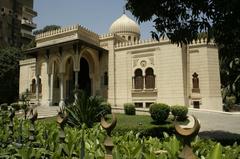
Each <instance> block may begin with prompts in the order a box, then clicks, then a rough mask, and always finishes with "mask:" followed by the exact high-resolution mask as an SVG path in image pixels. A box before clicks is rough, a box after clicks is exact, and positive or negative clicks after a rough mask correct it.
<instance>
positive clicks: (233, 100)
mask: <svg viewBox="0 0 240 159" xmlns="http://www.w3.org/2000/svg"><path fill="white" fill-rule="evenodd" d="M236 100H237V98H236V97H235V96H234V95H232V96H226V98H225V105H226V106H225V107H224V110H225V111H229V110H231V108H232V107H233V105H234V104H235V103H236Z"/></svg>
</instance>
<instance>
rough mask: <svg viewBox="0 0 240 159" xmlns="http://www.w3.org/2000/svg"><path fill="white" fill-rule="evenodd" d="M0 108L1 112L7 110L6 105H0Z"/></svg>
mask: <svg viewBox="0 0 240 159" xmlns="http://www.w3.org/2000/svg"><path fill="white" fill-rule="evenodd" d="M0 108H1V110H2V111H6V110H8V104H7V103H3V104H1V105H0Z"/></svg>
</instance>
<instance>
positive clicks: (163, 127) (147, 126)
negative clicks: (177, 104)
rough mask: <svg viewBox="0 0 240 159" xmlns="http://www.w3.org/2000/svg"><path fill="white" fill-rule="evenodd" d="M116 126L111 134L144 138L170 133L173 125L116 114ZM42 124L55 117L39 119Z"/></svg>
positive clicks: (147, 117)
mask: <svg viewBox="0 0 240 159" xmlns="http://www.w3.org/2000/svg"><path fill="white" fill-rule="evenodd" d="M116 117H117V125H116V127H115V129H114V130H113V134H119V135H124V134H125V133H126V132H127V131H133V133H135V134H136V133H138V132H141V133H142V134H143V135H144V136H149V135H151V136H159V134H160V136H161V135H162V132H163V131H165V132H168V133H172V131H173V124H172V123H171V119H170V118H169V119H168V120H167V121H166V122H165V123H163V124H160V125H159V124H155V123H153V120H152V118H151V116H149V115H125V114H116ZM107 118H108V120H111V115H108V116H107ZM40 121H43V122H55V121H56V117H49V118H45V119H40Z"/></svg>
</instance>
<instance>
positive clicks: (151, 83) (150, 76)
mask: <svg viewBox="0 0 240 159" xmlns="http://www.w3.org/2000/svg"><path fill="white" fill-rule="evenodd" d="M145 88H146V89H154V88H155V75H154V72H153V69H152V68H147V69H146V71H145Z"/></svg>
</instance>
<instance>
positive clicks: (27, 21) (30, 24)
mask: <svg viewBox="0 0 240 159" xmlns="http://www.w3.org/2000/svg"><path fill="white" fill-rule="evenodd" d="M21 23H22V25H26V26H28V27H31V28H33V29H35V28H36V27H37V24H35V23H33V22H32V21H30V20H27V19H22V22H21Z"/></svg>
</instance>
